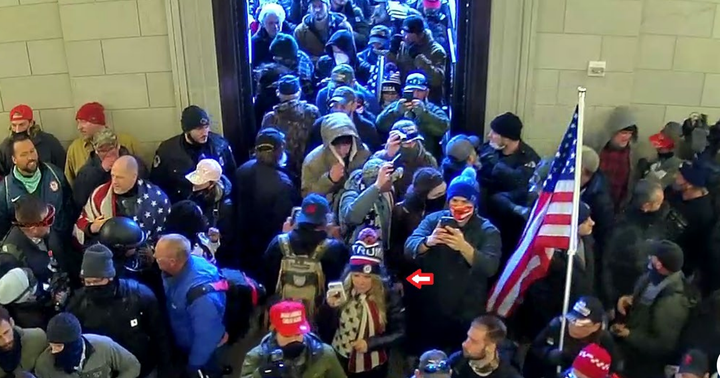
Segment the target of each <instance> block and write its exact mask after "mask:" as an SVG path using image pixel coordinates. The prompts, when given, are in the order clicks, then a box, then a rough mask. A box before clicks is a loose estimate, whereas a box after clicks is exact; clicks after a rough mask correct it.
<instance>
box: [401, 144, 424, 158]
mask: <svg viewBox="0 0 720 378" xmlns="http://www.w3.org/2000/svg"><path fill="white" fill-rule="evenodd" d="M419 150H420V147H417V146H415V147H403V146H400V155H401V156H402V158H403V159H415V158H416V157H417V155H418V152H419Z"/></svg>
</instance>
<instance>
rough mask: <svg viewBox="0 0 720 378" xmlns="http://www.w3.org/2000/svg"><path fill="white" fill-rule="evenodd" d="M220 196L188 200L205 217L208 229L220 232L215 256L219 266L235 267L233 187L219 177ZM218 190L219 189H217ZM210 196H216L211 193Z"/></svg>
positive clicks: (191, 197) (223, 177)
mask: <svg viewBox="0 0 720 378" xmlns="http://www.w3.org/2000/svg"><path fill="white" fill-rule="evenodd" d="M220 180H221V183H220V184H219V185H220V187H222V194H220V195H219V197H220V198H218V197H214V198H207V197H205V196H198V195H194V194H193V195H191V196H190V199H191V200H192V201H193V202H195V204H197V205H198V206H199V207H200V209H201V210H202V212H203V215H205V218H206V219H207V221H208V225H209V226H210V227H215V228H217V229H218V231H220V248H219V249H218V251H217V255H216V256H215V257H216V258H217V259H218V263H219V265H220V266H224V267H229V266H233V267H237V258H236V257H237V256H233V255H237V253H233V251H234V250H235V248H234V246H235V244H234V242H235V237H234V236H235V235H234V234H235V233H236V232H237V229H236V227H234V226H233V224H234V223H235V208H234V207H233V200H232V189H233V186H232V184H231V183H230V180H228V178H227V177H225V176H221V178H220ZM218 190H220V189H219V187H218ZM212 194H216V192H213V193H212Z"/></svg>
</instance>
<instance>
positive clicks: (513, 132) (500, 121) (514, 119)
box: [490, 112, 523, 140]
mask: <svg viewBox="0 0 720 378" xmlns="http://www.w3.org/2000/svg"><path fill="white" fill-rule="evenodd" d="M522 127H523V124H522V121H520V118H519V117H518V116H516V115H515V114H513V113H510V112H507V113H505V114H501V115H499V116H497V117H495V119H493V120H492V122H490V128H491V129H492V131H494V132H495V133H497V134H499V135H500V136H502V137H505V138H508V139H511V140H520V134H521V133H522Z"/></svg>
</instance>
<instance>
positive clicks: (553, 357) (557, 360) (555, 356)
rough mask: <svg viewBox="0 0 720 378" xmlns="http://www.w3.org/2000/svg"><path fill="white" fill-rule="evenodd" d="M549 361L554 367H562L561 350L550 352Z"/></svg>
mask: <svg viewBox="0 0 720 378" xmlns="http://www.w3.org/2000/svg"><path fill="white" fill-rule="evenodd" d="M547 359H548V362H550V364H552V365H562V362H563V352H562V351H561V350H560V349H553V350H551V351H550V352H548V354H547Z"/></svg>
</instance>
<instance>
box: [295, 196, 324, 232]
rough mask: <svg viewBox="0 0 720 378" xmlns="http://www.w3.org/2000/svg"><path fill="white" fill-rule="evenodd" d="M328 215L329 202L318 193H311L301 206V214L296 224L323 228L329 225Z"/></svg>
mask: <svg viewBox="0 0 720 378" xmlns="http://www.w3.org/2000/svg"><path fill="white" fill-rule="evenodd" d="M328 214H330V204H329V203H328V200H327V199H326V198H325V197H323V196H321V195H319V194H317V193H310V194H308V195H307V197H305V198H304V199H303V201H302V204H301V205H300V213H299V214H298V215H297V220H296V222H297V223H307V224H312V225H315V226H322V225H324V224H327V215H328Z"/></svg>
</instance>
